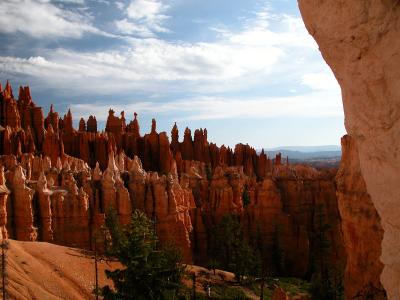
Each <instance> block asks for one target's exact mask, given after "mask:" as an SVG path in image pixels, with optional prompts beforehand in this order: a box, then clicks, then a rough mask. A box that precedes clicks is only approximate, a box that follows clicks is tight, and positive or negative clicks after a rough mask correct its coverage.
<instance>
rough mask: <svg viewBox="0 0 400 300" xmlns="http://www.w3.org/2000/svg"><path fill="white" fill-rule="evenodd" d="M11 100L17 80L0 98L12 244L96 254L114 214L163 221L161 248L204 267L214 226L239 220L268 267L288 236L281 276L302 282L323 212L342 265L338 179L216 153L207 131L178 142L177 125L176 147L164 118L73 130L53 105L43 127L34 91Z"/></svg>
mask: <svg viewBox="0 0 400 300" xmlns="http://www.w3.org/2000/svg"><path fill="white" fill-rule="evenodd" d="M13 97H14V96H13V95H12V89H11V85H10V84H9V83H8V84H7V85H6V89H4V90H3V91H2V92H1V94H0V104H1V105H2V107H3V108H4V109H3V110H1V111H0V113H1V115H0V117H1V119H0V124H1V125H2V126H3V127H5V131H4V132H2V133H1V143H0V144H1V146H2V148H1V150H2V152H1V153H2V154H3V155H2V156H0V165H1V166H4V170H5V178H4V180H3V181H1V178H2V177H1V176H0V232H1V233H2V234H3V236H4V237H5V236H7V235H8V236H9V237H10V238H16V239H21V240H39V241H47V242H53V243H57V244H61V245H68V246H77V247H81V248H93V244H92V236H93V234H95V233H97V232H98V231H99V230H100V228H101V226H102V224H104V220H105V213H106V212H107V210H108V209H109V208H110V207H112V208H114V209H115V210H116V212H117V214H118V218H119V222H120V223H121V224H122V225H124V224H127V223H129V222H130V219H131V214H132V211H133V210H134V209H139V210H142V211H144V212H145V213H146V214H147V216H148V217H149V218H150V219H151V220H152V221H153V222H154V226H155V229H156V231H157V234H158V237H159V240H160V242H161V244H164V245H166V244H169V243H171V242H172V243H173V244H175V245H176V246H177V247H178V248H179V249H180V250H181V251H182V255H183V259H184V261H185V262H196V263H200V264H205V263H207V262H208V261H209V257H208V256H207V254H208V241H209V240H210V235H211V234H212V228H213V226H215V225H216V224H217V223H218V222H219V221H220V220H221V219H222V217H223V216H224V215H226V214H234V215H236V216H238V218H239V219H240V220H241V223H242V227H243V232H244V235H245V238H246V239H248V240H249V242H250V243H251V244H253V245H254V246H257V247H259V249H262V251H263V253H262V256H263V258H264V260H265V262H266V263H267V265H268V266H272V265H273V261H272V256H271V255H270V253H271V252H272V250H273V248H274V247H275V246H276V245H275V244H276V243H277V242H276V240H277V239H279V241H280V244H281V246H282V250H283V251H284V253H285V267H284V270H282V272H284V273H285V274H287V275H292V276H305V275H306V274H307V273H308V272H309V268H310V265H311V260H312V254H313V251H315V249H314V245H313V237H314V236H316V229H315V224H314V223H315V222H314V220H313V218H312V216H313V215H315V213H316V209H317V208H318V207H319V205H322V206H323V207H324V213H325V215H326V218H327V219H326V221H327V222H329V223H330V224H331V225H332V230H331V232H330V239H331V242H332V245H333V246H332V249H334V251H332V254H331V257H330V259H331V260H332V261H333V262H334V263H335V264H336V265H342V264H343V257H344V254H343V246H342V245H343V241H342V237H341V231H340V226H339V216H338V209H337V201H336V191H335V181H334V175H335V172H336V170H333V171H317V170H316V169H313V168H312V167H308V166H292V165H289V164H288V163H286V164H282V162H281V157H280V155H277V156H276V157H275V158H274V159H270V158H268V157H267V156H266V155H265V153H264V152H263V151H262V152H261V153H257V152H256V150H255V149H254V148H252V147H250V146H249V145H244V144H238V145H236V146H235V148H234V149H230V148H229V147H225V146H221V147H218V146H217V145H215V144H213V143H209V142H208V140H207V130H206V129H197V130H195V131H194V136H192V134H191V131H190V129H188V128H186V130H185V133H184V137H183V141H182V142H180V141H179V131H178V127H177V125H176V124H175V125H174V127H173V129H172V132H171V143H170V141H169V139H168V136H167V134H166V133H165V132H161V133H158V132H157V126H156V125H157V124H156V121H155V120H152V124H151V131H150V133H149V134H145V135H143V136H141V134H140V126H139V121H138V119H137V114H136V113H135V114H134V120H132V121H131V122H129V124H128V125H126V119H125V114H124V112H122V113H121V115H120V116H119V117H117V116H115V113H114V111H113V110H111V109H110V111H109V117H108V120H107V123H106V129H105V132H98V128H97V121H96V118H95V117H94V116H91V117H89V119H88V120H87V121H85V120H83V119H81V120H80V122H79V130H75V129H74V128H73V126H72V119H73V118H72V114H71V112H70V111H68V113H67V114H66V115H65V116H64V117H63V118H62V119H61V118H59V115H58V113H57V112H55V111H54V109H53V107H51V108H50V112H49V114H48V116H47V117H46V119H44V117H43V113H40V112H41V109H40V108H38V107H37V106H36V105H35V104H34V102H33V100H32V99H31V97H30V92H29V89H26V88H22V89H20V96H19V99H18V100H15V99H14V98H13ZM21 116H23V117H21ZM36 119H39V121H37V120H36ZM0 175H1V172H0ZM2 211H3V212H2ZM277 235H278V236H279V237H278V238H277Z"/></svg>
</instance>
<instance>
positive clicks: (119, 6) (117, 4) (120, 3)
mask: <svg viewBox="0 0 400 300" xmlns="http://www.w3.org/2000/svg"><path fill="white" fill-rule="evenodd" d="M114 4H115V6H116V7H117V8H118V9H119V10H123V9H124V8H125V4H124V2H120V1H115V2H114Z"/></svg>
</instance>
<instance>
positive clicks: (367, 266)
mask: <svg viewBox="0 0 400 300" xmlns="http://www.w3.org/2000/svg"><path fill="white" fill-rule="evenodd" d="M336 183H337V196H338V203H339V209H340V214H341V218H342V232H343V239H344V246H345V248H346V253H347V263H346V269H345V277H344V285H345V292H346V299H354V298H357V297H362V298H368V295H373V296H374V297H373V299H386V294H385V291H384V290H383V287H382V285H381V283H380V274H381V272H382V269H383V264H382V263H381V262H380V260H379V257H380V255H381V242H382V237H383V230H382V227H381V225H380V218H379V216H378V214H377V212H376V209H375V207H374V204H373V203H372V200H371V197H370V195H369V194H368V193H367V188H366V186H365V182H364V179H363V177H362V176H361V170H360V162H359V157H358V151H357V146H356V144H355V142H354V140H353V138H351V137H350V136H344V137H343V138H342V161H341V165H340V169H339V171H338V173H337V175H336Z"/></svg>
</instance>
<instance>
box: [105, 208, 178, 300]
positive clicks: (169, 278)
mask: <svg viewBox="0 0 400 300" xmlns="http://www.w3.org/2000/svg"><path fill="white" fill-rule="evenodd" d="M106 226H107V229H108V230H109V234H110V237H111V245H110V247H109V254H110V255H112V256H114V257H115V258H117V259H118V260H119V262H120V263H121V264H122V265H123V268H120V269H116V270H114V271H110V270H107V271H106V275H107V278H110V279H111V280H112V281H113V283H114V289H112V288H111V287H109V286H105V287H103V288H102V294H103V296H104V299H138V300H140V299H168V298H172V297H173V296H174V295H176V294H177V292H178V290H179V287H180V285H181V279H182V275H183V271H184V268H183V266H182V265H181V264H180V258H181V257H180V254H179V252H178V251H177V250H176V249H173V248H168V249H160V250H157V249H156V244H157V236H156V234H155V232H154V227H153V224H152V222H151V221H150V220H149V219H148V218H147V217H146V216H145V215H144V214H143V213H142V212H140V211H138V210H136V211H134V213H133V215H132V221H131V223H130V224H129V225H127V226H126V227H121V226H120V225H119V224H118V220H117V215H116V212H115V210H109V211H108V212H107V216H106Z"/></svg>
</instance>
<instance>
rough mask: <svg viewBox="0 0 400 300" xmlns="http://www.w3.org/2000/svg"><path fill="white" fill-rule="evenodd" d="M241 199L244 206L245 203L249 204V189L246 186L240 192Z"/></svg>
mask: <svg viewBox="0 0 400 300" xmlns="http://www.w3.org/2000/svg"><path fill="white" fill-rule="evenodd" d="M242 201H243V206H244V207H246V206H247V205H249V204H250V195H249V191H248V190H247V186H245V187H244V190H243V194H242Z"/></svg>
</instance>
